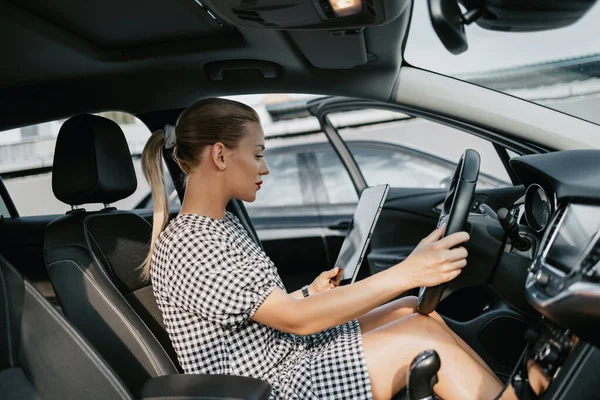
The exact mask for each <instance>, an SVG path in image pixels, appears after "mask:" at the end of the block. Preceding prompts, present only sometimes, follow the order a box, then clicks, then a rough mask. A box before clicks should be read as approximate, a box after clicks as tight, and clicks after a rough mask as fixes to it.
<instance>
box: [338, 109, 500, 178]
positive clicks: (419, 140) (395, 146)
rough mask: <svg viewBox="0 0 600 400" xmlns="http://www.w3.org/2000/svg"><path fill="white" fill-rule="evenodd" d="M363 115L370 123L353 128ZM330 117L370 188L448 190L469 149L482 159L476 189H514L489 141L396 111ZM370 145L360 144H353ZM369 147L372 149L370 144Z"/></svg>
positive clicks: (370, 111) (367, 110) (371, 111)
mask: <svg viewBox="0 0 600 400" xmlns="http://www.w3.org/2000/svg"><path fill="white" fill-rule="evenodd" d="M357 115H358V116H360V119H361V120H365V121H368V122H369V123H368V124H363V125H360V126H354V127H348V126H350V125H352V122H353V120H352V118H357ZM330 119H331V121H332V123H333V124H334V126H336V127H337V128H338V132H339V133H340V136H341V137H342V138H343V139H344V140H345V141H346V143H348V144H349V148H350V151H351V152H352V155H353V156H354V158H355V160H356V162H357V164H358V166H359V167H360V169H361V172H362V173H363V176H364V177H365V179H366V181H367V183H368V184H369V185H373V184H378V183H389V184H390V185H392V186H394V187H415V188H433V187H438V188H445V187H447V184H448V183H449V180H450V179H451V178H452V173H453V172H454V169H455V168H456V163H457V162H458V160H459V159H460V156H461V155H462V153H463V152H464V151H465V150H466V149H473V150H476V151H477V152H478V153H479V154H480V156H481V169H480V178H479V181H478V184H477V188H478V189H484V188H494V187H502V186H509V185H511V183H510V182H511V180H510V177H509V176H508V173H507V172H506V168H505V166H504V164H503V163H502V160H501V159H500V157H499V156H498V153H497V152H496V149H495V148H494V146H493V145H492V143H490V142H489V141H488V140H485V139H481V138H479V137H477V136H474V135H472V134H469V133H466V132H463V131H460V130H457V129H454V128H452V127H449V126H446V125H443V124H439V123H437V122H432V121H428V120H424V119H421V118H412V117H409V116H406V115H404V114H401V113H397V112H390V111H381V110H375V109H373V110H371V109H364V110H359V111H348V112H341V113H333V114H331V115H330ZM357 141H359V142H366V143H363V144H362V145H359V144H355V145H352V142H357ZM367 145H368V146H367Z"/></svg>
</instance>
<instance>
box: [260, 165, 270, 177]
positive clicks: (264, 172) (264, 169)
mask: <svg viewBox="0 0 600 400" xmlns="http://www.w3.org/2000/svg"><path fill="white" fill-rule="evenodd" d="M269 172H271V171H269V167H267V163H266V162H263V167H262V169H261V171H260V174H261V175H269Z"/></svg>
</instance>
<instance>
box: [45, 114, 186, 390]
mask: <svg viewBox="0 0 600 400" xmlns="http://www.w3.org/2000/svg"><path fill="white" fill-rule="evenodd" d="M136 186H137V181H136V177H135V171H134V168H133V163H132V161H131V154H130V152H129V148H128V145H127V142H126V140H125V136H124V135H123V132H122V130H121V128H120V127H119V126H118V125H117V124H116V123H114V122H113V121H110V120H108V119H106V118H102V117H98V116H93V115H78V116H75V117H73V118H71V119H69V120H67V121H66V122H65V123H64V124H63V126H62V127H61V129H60V131H59V134H58V138H57V142H56V149H55V153H54V166H53V176H52V188H53V191H54V194H55V196H56V197H57V198H58V199H59V200H61V201H62V202H64V203H67V204H69V205H71V206H73V207H75V206H80V205H83V204H89V203H104V204H107V205H108V204H109V203H112V202H114V201H117V200H120V199H123V198H125V197H128V196H129V195H131V194H132V193H133V192H134V191H135V189H136ZM150 238H151V226H150V224H148V222H146V220H144V219H143V218H141V217H140V216H138V215H136V214H134V213H130V212H126V211H117V210H115V209H114V208H111V207H110V206H107V207H106V208H105V209H104V210H102V211H97V212H86V211H85V210H84V209H81V208H74V209H73V210H72V211H70V212H68V213H67V214H66V215H65V216H63V217H60V218H58V219H57V220H55V221H53V222H51V223H50V224H49V225H48V227H47V228H46V233H45V239H44V251H45V257H46V265H47V267H48V272H49V275H50V279H51V281H52V285H53V286H54V290H55V292H56V297H57V299H58V301H59V303H60V305H61V307H62V310H63V312H64V314H65V316H66V317H67V319H68V320H69V321H70V322H71V323H72V324H73V325H74V326H75V327H76V328H77V329H79V330H80V331H81V333H82V334H83V336H84V337H85V338H86V339H87V340H88V341H89V342H90V343H91V344H92V345H93V346H94V347H95V348H96V349H97V350H98V352H99V353H100V354H101V355H102V356H103V357H104V358H105V359H106V360H107V361H108V363H109V364H110V365H111V366H112V368H113V369H114V370H115V371H116V372H117V374H118V375H119V376H120V377H121V379H122V380H123V381H124V382H125V384H126V385H127V387H128V388H129V389H130V390H131V391H132V392H135V391H136V390H137V389H138V388H139V387H140V386H141V385H142V384H143V383H144V382H146V381H147V380H148V379H149V378H151V377H156V376H162V375H167V374H173V373H177V372H178V370H179V368H178V367H177V366H176V364H175V363H174V360H175V359H176V357H175V352H174V350H173V348H172V346H171V342H170V340H169V337H168V335H167V333H166V330H165V329H164V325H163V322H162V316H161V313H160V311H159V309H158V306H157V305H156V302H155V300H154V296H153V294H152V287H151V285H150V282H145V281H142V279H141V277H140V271H139V268H138V267H139V266H140V264H141V263H142V261H143V260H144V258H145V256H146V254H147V252H148V248H149V247H148V245H149V242H150ZM169 354H171V356H169Z"/></svg>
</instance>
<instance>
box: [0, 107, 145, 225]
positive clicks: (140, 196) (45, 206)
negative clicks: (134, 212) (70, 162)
mask: <svg viewBox="0 0 600 400" xmlns="http://www.w3.org/2000/svg"><path fill="white" fill-rule="evenodd" d="M100 115H102V116H104V117H107V118H109V119H112V120H114V121H115V122H117V123H118V124H119V126H120V127H121V128H122V129H123V132H124V134H125V138H126V140H127V142H128V144H129V148H130V151H131V157H132V161H133V165H134V169H135V172H136V176H137V183H138V185H137V189H136V191H135V192H134V193H133V194H132V195H131V196H129V197H127V198H126V199H123V200H120V201H117V202H115V203H113V205H114V206H115V207H117V208H119V209H125V210H128V209H132V208H136V206H137V205H138V204H139V203H140V202H142V201H144V199H145V198H147V196H148V194H149V193H150V188H149V186H148V184H147V183H146V180H145V179H144V176H143V174H142V168H141V162H140V155H141V152H142V149H143V147H144V145H145V143H146V141H147V140H148V137H149V135H150V132H149V130H148V128H147V127H146V126H145V125H144V124H143V122H141V121H140V120H138V119H137V118H135V117H134V116H133V115H130V114H125V113H122V112H110V113H103V114H100ZM63 122H64V120H58V121H52V122H47V123H43V124H37V125H31V126H25V127H21V128H17V129H11V130H9V131H4V132H0V177H1V178H2V180H3V182H4V184H5V186H6V189H7V191H8V193H9V195H10V196H11V198H12V200H13V202H14V204H15V207H16V209H17V211H18V213H19V215H20V216H32V215H49V214H63V213H65V212H66V211H68V210H69V209H70V206H68V205H66V204H64V203H62V202H60V201H59V200H58V199H56V198H55V197H54V193H53V192H52V162H53V158H54V147H55V144H56V137H57V135H58V131H59V129H60V127H61V126H62V124H63ZM2 207H4V208H5V206H3V205H0V212H4V208H2ZM102 207H103V206H102V204H86V205H85V208H86V209H87V210H97V209H100V208H102Z"/></svg>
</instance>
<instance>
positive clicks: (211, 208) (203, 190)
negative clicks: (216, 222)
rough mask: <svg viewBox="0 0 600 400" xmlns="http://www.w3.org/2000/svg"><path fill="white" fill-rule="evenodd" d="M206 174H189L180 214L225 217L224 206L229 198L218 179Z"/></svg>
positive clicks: (215, 217)
mask: <svg viewBox="0 0 600 400" xmlns="http://www.w3.org/2000/svg"><path fill="white" fill-rule="evenodd" d="M215 178H216V177H211V176H210V174H207V175H206V176H204V177H200V176H199V175H196V176H192V175H190V177H189V180H188V184H187V187H186V190H185V196H184V197H183V204H182V205H181V211H180V214H197V215H203V216H205V217H210V218H214V219H224V218H225V207H226V206H227V203H229V200H231V199H230V198H228V195H227V194H226V193H225V190H224V187H223V186H224V185H223V184H222V181H221V180H220V179H215Z"/></svg>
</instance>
